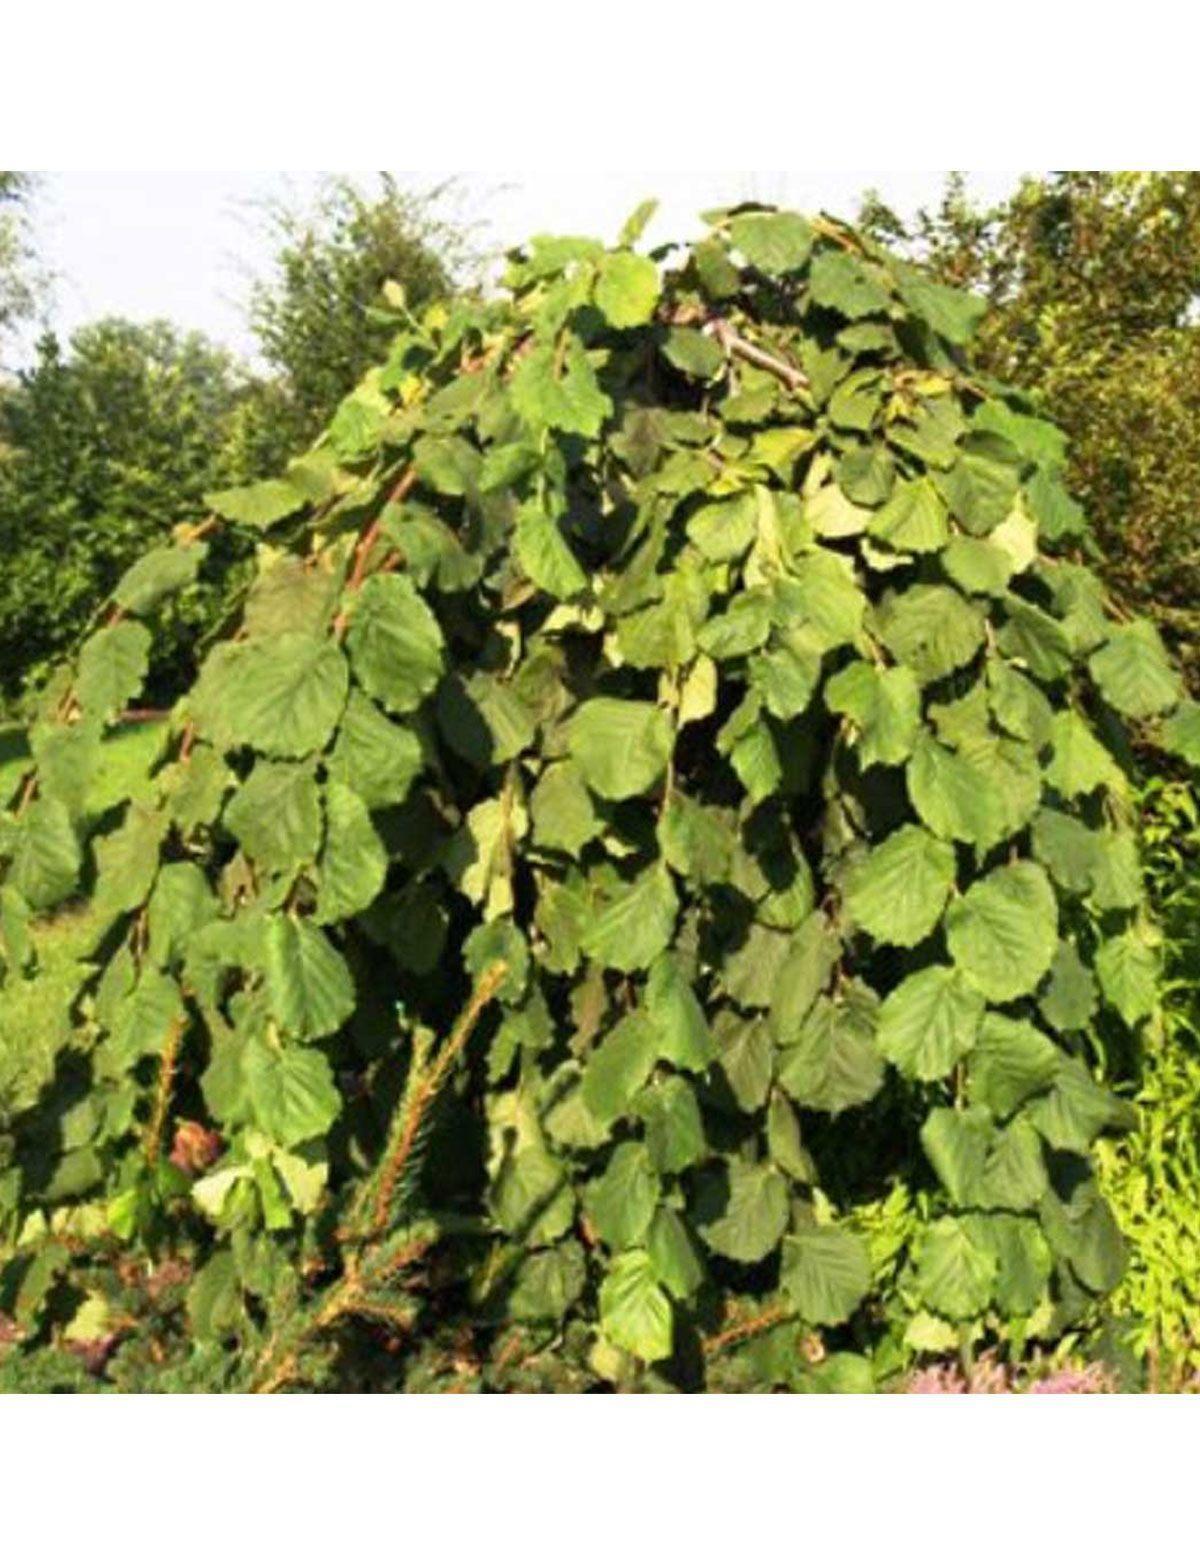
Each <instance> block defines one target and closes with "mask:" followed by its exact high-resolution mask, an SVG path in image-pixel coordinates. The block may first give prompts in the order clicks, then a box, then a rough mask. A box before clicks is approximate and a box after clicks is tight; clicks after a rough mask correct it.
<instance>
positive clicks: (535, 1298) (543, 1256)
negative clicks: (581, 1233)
mask: <svg viewBox="0 0 1200 1560" xmlns="http://www.w3.org/2000/svg"><path fill="white" fill-rule="evenodd" d="M586 1281H587V1261H586V1259H585V1257H584V1254H583V1247H582V1246H581V1245H580V1244H579V1242H578V1241H577V1240H565V1241H563V1242H562V1244H561V1245H558V1246H552V1247H551V1248H550V1250H549V1251H535V1252H532V1253H531V1254H530V1255H529V1256H527V1257H526V1258H525V1260H524V1261H523V1262H522V1263H521V1266H520V1267H519V1268H518V1269H517V1276H516V1279H515V1281H514V1283H513V1287H512V1289H511V1290H510V1291H509V1294H508V1301H507V1307H508V1314H509V1315H510V1316H511V1317H512V1318H513V1320H514V1321H518V1322H557V1321H559V1320H561V1318H562V1317H564V1316H565V1315H566V1313H567V1312H568V1311H569V1310H570V1309H571V1307H572V1306H573V1305H574V1304H575V1302H576V1301H577V1300H578V1299H579V1297H580V1295H581V1294H582V1293H583V1287H584V1284H585V1283H586Z"/></svg>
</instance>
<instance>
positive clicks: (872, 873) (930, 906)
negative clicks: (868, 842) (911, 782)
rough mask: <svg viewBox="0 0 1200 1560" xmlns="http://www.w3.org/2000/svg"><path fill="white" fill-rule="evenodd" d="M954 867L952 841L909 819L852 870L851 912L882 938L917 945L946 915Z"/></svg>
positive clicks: (880, 940)
mask: <svg viewBox="0 0 1200 1560" xmlns="http://www.w3.org/2000/svg"><path fill="white" fill-rule="evenodd" d="M954 872H955V862H954V849H953V847H952V846H950V845H947V844H946V843H945V842H944V841H942V840H937V839H935V838H934V837H933V835H932V834H929V833H927V832H926V831H925V830H924V829H920V828H918V827H917V826H916V825H915V824H911V823H909V824H904V825H903V826H902V827H901V828H899V829H897V830H896V831H895V833H893V834H890V835H889V836H888V838H887V839H886V840H884V842H883V844H882V845H877V846H876V847H875V849H874V850H871V851H869V852H868V853H867V855H866V856H864V857H863V858H862V859H861V860H860V861H858V862H856V863H855V864H854V865H853V866H852V867H851V868H850V870H849V871H848V872H847V874H846V882H845V891H844V894H843V901H844V903H845V907H846V912H847V914H848V915H849V916H850V917H851V919H852V920H853V921H854V922H855V924H856V925H858V926H859V927H861V928H862V930H863V931H865V932H867V933H868V934H869V935H870V936H871V937H872V938H874V940H875V941H876V942H878V943H890V944H893V945H895V946H897V947H901V948H912V947H914V946H915V945H916V944H917V943H919V942H921V941H923V940H924V939H925V938H926V937H928V936H929V934H930V932H931V931H932V930H933V929H934V927H935V926H936V925H937V923H938V922H939V921H940V920H941V918H942V911H943V910H944V909H945V907H946V900H947V898H948V897H949V894H950V890H951V889H952V888H953V887H954Z"/></svg>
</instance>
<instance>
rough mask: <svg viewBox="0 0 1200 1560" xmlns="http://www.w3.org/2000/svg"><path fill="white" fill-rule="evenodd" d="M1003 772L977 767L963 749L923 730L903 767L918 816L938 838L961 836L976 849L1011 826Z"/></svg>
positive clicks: (986, 845) (1001, 836)
mask: <svg viewBox="0 0 1200 1560" xmlns="http://www.w3.org/2000/svg"><path fill="white" fill-rule="evenodd" d="M986 751H987V750H986V749H983V750H982V752H981V754H980V756H983V755H984V754H986ZM1004 778H1005V777H1004V775H1003V771H1002V770H1000V769H999V768H998V767H997V768H996V769H995V770H994V771H993V770H991V769H989V768H985V767H982V766H981V765H980V764H978V763H976V762H972V758H971V756H969V754H968V753H966V752H958V753H952V752H951V751H950V750H949V748H945V747H943V746H942V744H941V743H940V742H935V741H934V740H933V738H932V737H930V736H928V735H927V734H924V733H922V735H920V736H919V737H918V738H917V742H916V746H915V750H914V752H913V756H912V757H911V758H910V759H909V761H908V766H907V768H906V770H905V782H906V784H907V786H908V794H909V798H910V799H911V801H912V804H913V806H914V808H915V809H916V812H917V816H918V817H919V818H920V819H921V822H922V823H924V824H926V825H927V826H928V827H929V828H930V829H931V830H932V831H933V832H934V834H936V835H939V836H940V837H941V838H942V839H947V840H962V841H964V843H966V844H969V845H975V846H977V847H978V848H979V849H980V850H981V851H986V850H989V849H990V848H991V847H992V846H993V845H995V844H997V843H999V841H1000V840H1002V839H1004V838H1005V835H1006V834H1007V833H1010V832H1012V831H1011V830H1010V829H1008V828H1007V827H1006V824H1007V822H1008V820H1007V819H1006V816H1005V814H1006V811H1007V807H1006V796H1005V789H1004V785H1003V781H1004Z"/></svg>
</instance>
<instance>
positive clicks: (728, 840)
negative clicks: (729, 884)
mask: <svg viewBox="0 0 1200 1560" xmlns="http://www.w3.org/2000/svg"><path fill="white" fill-rule="evenodd" d="M658 838H659V843H660V844H661V846H662V852H663V855H664V856H665V857H666V859H667V861H668V862H669V863H670V865H671V866H672V867H673V868H674V869H675V871H676V872H678V873H679V874H680V876H681V877H684V878H687V879H688V880H689V881H690V882H694V883H701V884H703V883H722V882H725V881H726V880H727V879H728V877H729V875H730V871H731V865H730V863H731V859H732V856H733V852H734V850H735V848H736V843H737V842H736V837H735V835H734V832H733V828H732V826H731V824H730V823H729V821H728V818H727V817H726V816H724V815H723V814H721V813H720V812H718V811H717V809H716V808H712V807H705V806H704V805H703V804H702V803H700V802H697V801H693V799H692V798H691V797H689V796H686V795H684V794H683V793H682V792H679V791H676V792H673V793H672V795H671V798H670V800H669V801H668V803H667V806H666V809H665V811H664V812H663V814H662V816H661V818H660V819H659V824H658Z"/></svg>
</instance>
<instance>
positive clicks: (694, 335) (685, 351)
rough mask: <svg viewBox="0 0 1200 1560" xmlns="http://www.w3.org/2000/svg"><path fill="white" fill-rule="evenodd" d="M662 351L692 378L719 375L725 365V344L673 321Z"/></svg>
mask: <svg viewBox="0 0 1200 1560" xmlns="http://www.w3.org/2000/svg"><path fill="white" fill-rule="evenodd" d="M662 355H663V357H665V358H666V360H667V362H668V363H670V364H671V366H672V367H673V368H677V369H678V370H679V371H680V373H682V374H687V375H689V376H690V377H691V378H692V379H715V378H716V376H717V375H718V374H719V373H720V372H721V370H722V369H723V368H724V367H725V353H724V351H723V350H722V348H721V344H720V343H719V342H718V341H716V340H714V339H713V337H712V336H706V335H705V334H704V333H703V331H699V330H691V329H689V328H688V327H687V326H685V325H672V326H671V328H670V329H669V330H668V331H667V334H666V337H665V338H664V340H663V345H662Z"/></svg>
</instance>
